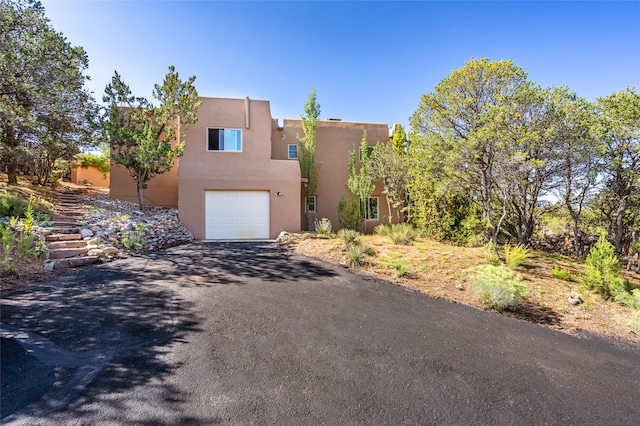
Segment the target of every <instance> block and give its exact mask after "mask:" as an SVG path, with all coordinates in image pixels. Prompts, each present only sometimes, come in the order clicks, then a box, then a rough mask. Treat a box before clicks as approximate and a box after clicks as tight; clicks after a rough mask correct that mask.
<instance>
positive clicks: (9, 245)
mask: <svg viewBox="0 0 640 426" xmlns="http://www.w3.org/2000/svg"><path fill="white" fill-rule="evenodd" d="M0 235H2V259H0V260H1V261H2V271H3V272H4V273H6V274H12V273H14V272H15V270H16V267H15V265H14V263H13V261H12V260H11V251H12V250H13V246H14V244H15V240H14V238H13V234H12V233H11V228H10V227H9V225H8V224H6V223H0Z"/></svg>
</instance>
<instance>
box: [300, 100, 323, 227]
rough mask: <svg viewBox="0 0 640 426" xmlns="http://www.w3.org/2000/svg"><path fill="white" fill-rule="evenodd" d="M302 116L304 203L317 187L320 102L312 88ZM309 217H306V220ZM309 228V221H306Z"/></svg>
mask: <svg viewBox="0 0 640 426" xmlns="http://www.w3.org/2000/svg"><path fill="white" fill-rule="evenodd" d="M300 117H301V118H302V131H303V133H304V134H303V136H302V137H300V136H298V143H299V145H300V158H299V160H298V162H299V163H300V172H301V174H302V178H303V179H306V182H305V184H304V186H303V191H302V192H303V196H304V200H305V203H306V200H307V198H308V197H310V196H312V195H315V193H316V190H317V188H318V171H319V169H320V165H319V164H317V163H316V156H315V153H316V139H317V138H316V134H317V132H318V121H319V119H320V104H318V102H317V99H316V89H315V88H312V89H311V92H310V93H309V97H308V98H307V101H306V102H305V104H304V113H303V114H301V116H300ZM308 221H309V218H307V222H308ZM307 228H309V223H307Z"/></svg>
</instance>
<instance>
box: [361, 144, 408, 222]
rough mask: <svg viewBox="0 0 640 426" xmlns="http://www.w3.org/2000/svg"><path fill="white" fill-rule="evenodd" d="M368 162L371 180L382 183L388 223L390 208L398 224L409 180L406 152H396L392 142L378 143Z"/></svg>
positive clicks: (395, 146)
mask: <svg viewBox="0 0 640 426" xmlns="http://www.w3.org/2000/svg"><path fill="white" fill-rule="evenodd" d="M405 139H406V138H405ZM402 146H404V144H403V145H402ZM368 160H369V161H368V163H367V171H368V173H369V175H370V177H371V180H372V181H374V182H381V183H382V187H383V188H382V192H383V193H384V195H385V198H386V200H387V208H388V209H389V215H388V220H389V222H391V208H392V207H393V208H395V209H396V216H397V219H398V222H400V221H401V209H402V206H403V205H404V201H405V194H406V191H407V183H408V179H409V174H408V173H409V162H408V158H407V155H406V152H405V151H404V150H398V149H397V145H394V143H393V140H392V142H391V143H380V142H378V143H377V144H376V146H375V147H374V149H373V151H372V152H371V157H370V158H369V159H368Z"/></svg>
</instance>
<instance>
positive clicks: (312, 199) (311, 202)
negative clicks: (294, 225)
mask: <svg viewBox="0 0 640 426" xmlns="http://www.w3.org/2000/svg"><path fill="white" fill-rule="evenodd" d="M305 210H306V212H307V213H315V212H316V196H315V195H310V196H308V197H307V204H306V208H305Z"/></svg>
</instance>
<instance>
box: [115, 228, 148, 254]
mask: <svg viewBox="0 0 640 426" xmlns="http://www.w3.org/2000/svg"><path fill="white" fill-rule="evenodd" d="M120 240H121V242H122V245H123V246H124V248H126V249H127V250H139V249H141V248H142V247H144V238H143V237H142V235H140V233H138V232H137V231H129V232H127V233H126V234H125V235H123V236H122V238H121V239H120Z"/></svg>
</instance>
